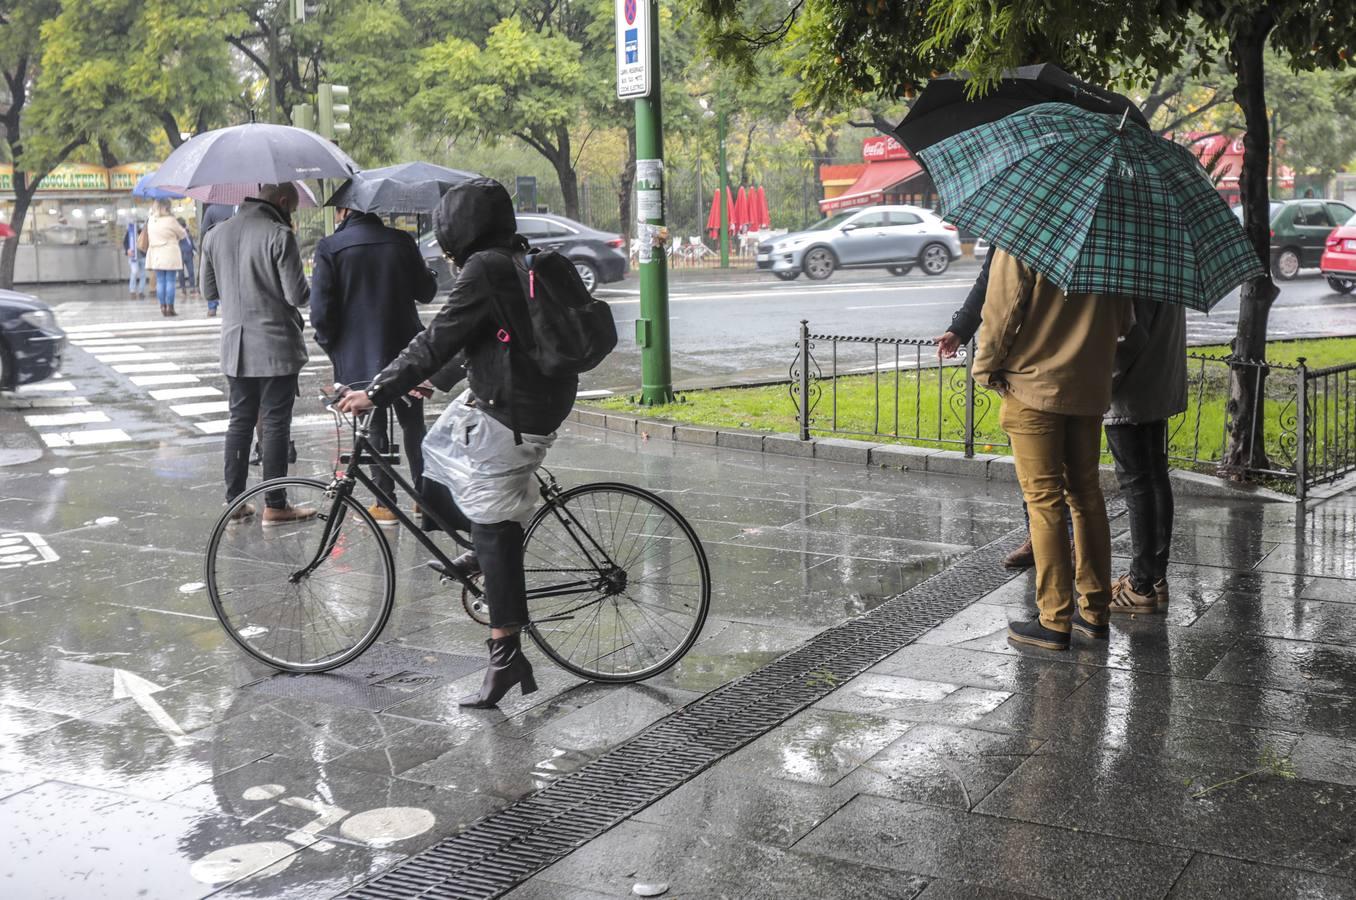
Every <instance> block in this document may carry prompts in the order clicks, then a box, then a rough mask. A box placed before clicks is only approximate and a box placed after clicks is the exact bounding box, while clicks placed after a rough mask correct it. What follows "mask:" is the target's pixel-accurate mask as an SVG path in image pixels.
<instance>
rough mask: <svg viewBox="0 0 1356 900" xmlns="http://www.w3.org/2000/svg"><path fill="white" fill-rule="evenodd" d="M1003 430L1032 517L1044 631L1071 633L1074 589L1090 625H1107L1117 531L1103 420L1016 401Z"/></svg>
mask: <svg viewBox="0 0 1356 900" xmlns="http://www.w3.org/2000/svg"><path fill="white" fill-rule="evenodd" d="M999 422H1000V423H1001V424H1002V426H1003V430H1004V431H1006V432H1007V433H1008V438H1009V439H1010V440H1011V441H1012V455H1013V459H1014V461H1015V463H1016V466H1017V481H1018V482H1019V483H1020V484H1021V486H1022V495H1023V496H1024V497H1025V498H1026V510H1027V515H1028V516H1029V517H1030V522H1031V546H1032V549H1033V550H1034V551H1035V555H1036V606H1037V607H1038V608H1039V609H1040V618H1041V624H1042V625H1044V626H1045V627H1046V628H1050V629H1052V630H1054V631H1062V632H1066V633H1067V632H1068V631H1069V627H1070V626H1069V620H1070V619H1071V618H1072V616H1073V608H1074V607H1073V604H1074V596H1073V588H1074V586H1075V585H1076V586H1077V589H1078V594H1079V597H1078V604H1079V607H1080V608H1081V609H1082V610H1083V618H1084V619H1086V620H1087V621H1088V622H1090V623H1092V624H1093V625H1102V624H1105V623H1106V620H1107V606H1108V604H1109V603H1110V602H1111V528H1110V526H1109V525H1108V524H1107V518H1106V503H1105V501H1104V500H1103V498H1102V487H1101V485H1100V484H1099V483H1098V480H1097V476H1098V472H1097V463H1098V455H1099V453H1100V451H1101V443H1102V419H1101V417H1100V416H1064V415H1059V414H1058V413H1048V412H1044V411H1042V410H1039V409H1032V408H1031V407H1029V406H1025V405H1023V404H1022V403H1021V402H1019V401H1018V400H1017V399H1016V398H1014V397H1012V396H1011V395H1009V396H1007V397H1005V398H1004V399H1003V409H1002V413H1001V415H1000V418H999ZM1066 497H1067V504H1068V508H1069V511H1070V513H1071V514H1072V517H1073V530H1074V545H1075V547H1076V548H1077V555H1078V559H1077V566H1076V567H1075V564H1074V561H1073V560H1072V559H1070V555H1071V554H1070V551H1069V540H1068V531H1067V528H1066V526H1065V522H1064V509H1065V503H1066Z"/></svg>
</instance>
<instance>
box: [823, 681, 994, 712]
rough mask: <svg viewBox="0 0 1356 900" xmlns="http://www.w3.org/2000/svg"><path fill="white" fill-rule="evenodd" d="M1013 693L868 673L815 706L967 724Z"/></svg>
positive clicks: (843, 710) (992, 709) (991, 710)
mask: <svg viewBox="0 0 1356 900" xmlns="http://www.w3.org/2000/svg"><path fill="white" fill-rule="evenodd" d="M1011 696H1012V694H1011V693H1009V692H1008V691H992V690H986V689H983V688H974V687H962V686H960V685H955V684H945V683H943V682H938V681H917V680H915V679H912V678H905V677H902V676H896V675H881V674H874V673H867V674H865V675H859V676H857V677H856V678H854V679H852V680H851V681H849V682H848V683H847V684H845V685H844V686H843V687H841V688H839V689H838V690H836V691H834V692H833V693H832V694H830V695H829V696H827V697H825V698H824V699H823V700H820V701H819V702H817V703H816V704H815V705H814V708H815V709H826V710H837V711H840V712H854V713H867V714H870V715H876V716H880V717H881V718H886V719H895V720H897V721H901V722H932V723H936V724H943V725H968V724H970V723H972V722H975V721H978V720H980V719H982V718H983V717H985V716H986V715H988V714H989V713H992V712H993V711H994V710H995V709H997V708H998V707H999V706H1000V705H1001V704H1002V703H1003V702H1004V701H1005V700H1007V699H1008V698H1009V697H1011Z"/></svg>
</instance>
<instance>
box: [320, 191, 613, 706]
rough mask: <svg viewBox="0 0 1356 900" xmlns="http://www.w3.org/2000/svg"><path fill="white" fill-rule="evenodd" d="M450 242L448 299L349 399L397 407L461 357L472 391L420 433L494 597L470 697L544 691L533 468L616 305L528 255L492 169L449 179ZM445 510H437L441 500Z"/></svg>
mask: <svg viewBox="0 0 1356 900" xmlns="http://www.w3.org/2000/svg"><path fill="white" fill-rule="evenodd" d="M434 230H435V233H436V234H437V237H438V243H439V245H440V246H441V247H442V249H443V252H444V253H445V254H446V255H447V256H448V257H450V258H451V259H452V260H453V262H455V263H456V264H457V266H458V267H459V269H460V273H459V275H458V277H457V281H456V284H455V285H454V286H453V288H452V292H451V294H450V295H449V297H448V300H447V304H446V305H445V306H444V307H443V308H442V310H441V311H439V313H438V315H437V317H435V318H434V320H433V321H432V322H431V323H430V324H429V326H428V328H427V330H425V331H423V332H421V333H420V334H418V335H416V336H415V337H414V339H413V340H411V341H410V343H409V345H408V346H406V347H405V349H404V350H402V351H401V352H400V355H399V356H398V357H396V359H395V360H394V361H393V362H391V364H390V365H388V366H386V368H384V369H383V370H382V371H381V372H380V373H379V374H378V375H377V377H376V378H375V379H374V381H373V384H372V387H371V388H369V389H368V390H367V391H350V392H348V393H347V394H345V395H344V396H343V398H342V399H341V400H340V401H339V404H338V406H339V409H340V410H342V411H344V412H347V413H353V414H357V413H362V412H366V411H368V410H371V409H374V408H375V407H381V406H389V405H390V404H391V403H394V402H395V401H396V400H397V399H399V398H401V397H403V396H404V395H405V394H406V392H408V391H410V390H412V389H416V388H418V387H419V386H420V385H421V383H423V382H424V381H425V379H428V380H429V381H431V382H432V384H433V385H434V386H436V387H439V388H441V389H447V388H449V387H450V386H451V385H452V384H453V383H455V380H456V378H457V377H458V376H457V375H455V374H449V373H455V372H459V368H458V366H457V363H458V359H457V357H458V355H459V354H463V353H464V356H465V363H466V370H467V380H468V384H469V389H468V390H466V391H464V392H463V393H462V394H461V395H460V396H459V397H458V398H457V399H456V400H455V401H453V402H452V404H451V405H449V406H448V408H447V409H446V410H445V411H444V412H443V414H442V416H441V417H440V418H439V419H438V422H437V423H436V424H435V425H434V427H433V428H432V429H431V430H430V431H429V434H428V437H427V438H426V439H425V441H424V448H423V449H424V465H425V476H424V484H423V485H422V486H421V487H420V493H421V494H424V489H425V487H431V486H432V485H431V484H430V482H437V483H438V484H440V485H442V486H445V487H446V488H447V489H448V490H450V492H451V497H452V498H453V499H454V500H455V506H454V507H453V508H452V509H451V510H450V511H449V512H450V513H451V514H450V515H448V516H445V517H444V518H446V519H447V520H448V524H449V525H451V526H453V527H458V528H459V529H461V528H468V530H469V531H470V533H471V543H472V544H473V546H474V548H475V556H474V562H472V560H470V559H467V558H466V557H465V556H463V557H462V558H461V559H459V560H457V563H458V564H459V565H466V566H475V567H478V569H479V571H480V572H481V573H482V574H483V576H484V589H485V599H486V602H487V603H488V605H489V608H490V624H491V630H490V639H489V641H488V642H487V643H488V645H489V651H490V661H489V667H488V669H487V670H486V672H485V680H484V682H483V683H482V685H481V688H480V691H479V692H478V693H475V694H472V695H470V696H468V697H465V698H463V699H462V700H461V701H460V703H461V705H462V706H469V707H474V708H482V709H483V708H487V707H492V706H495V705H497V704H498V702H499V700H500V699H502V698H503V696H504V695H505V694H506V693H508V691H509V690H511V689H512V688H513V687H515V686H521V688H522V692H523V693H524V694H530V693H532V692H533V691H534V690H536V687H537V686H536V681H535V679H534V678H533V674H532V665H531V663H530V662H528V660H527V658H526V657H525V656H524V655H523V650H522V644H521V642H520V634H519V633H520V631H521V630H522V628H523V627H524V626H525V625H527V624H528V620H529V616H528V609H527V585H526V575H525V573H524V571H523V524H524V523H526V522H527V521H528V520H529V519H530V518H531V515H532V510H533V507H534V506H535V504H536V500H537V486H536V480H535V478H534V477H533V475H534V473H535V472H536V470H537V468H538V467H540V466H541V464H542V462H543V460H544V459H545V458H546V453H547V451H548V450H549V449H550V447H551V444H552V443H553V442H554V441H555V431H556V429H557V428H558V427H559V426H560V424H561V423H562V422H564V421H565V418H566V417H567V416H568V415H569V413H570V410H571V409H572V408H573V407H574V400H575V395H576V394H577V393H578V388H579V373H581V372H585V371H588V370H589V369H591V368H593V367H594V366H596V365H597V364H598V363H599V362H601V361H602V359H603V358H604V357H606V356H607V354H608V353H609V352H611V350H612V348H613V347H615V346H616V343H617V330H616V325H615V323H614V322H613V320H612V311H611V309H610V308H609V307H608V306H607V304H606V303H603V302H601V301H597V300H594V299H593V298H592V297H591V296H589V293H588V290H587V288H585V287H584V283H583V282H582V281H581V280H580V279H579V274H578V273H577V272H576V271H575V269H574V266H573V265H571V264H570V263H569V261H568V260H567V259H566V258H565V257H563V256H561V255H560V254H558V253H554V252H552V251H545V252H541V253H535V254H529V253H528V252H527V251H528V245H527V241H526V240H525V239H524V238H523V237H522V236H521V235H519V234H517V233H516V231H517V220H516V218H515V216H514V213H513V201H512V199H511V198H510V197H509V194H508V191H506V190H505V189H504V186H503V185H501V184H499V183H498V182H496V181H492V180H490V179H488V178H476V179H471V180H468V181H466V182H463V183H461V184H457V185H453V186H452V187H450V188H448V190H447V192H446V193H445V194H443V198H442V202H441V203H440V204H439V207H438V210H437V212H436V215H435V218H434ZM429 493H430V495H432V494H433V492H432V491H430V492H429ZM434 511H435V512H437V510H434Z"/></svg>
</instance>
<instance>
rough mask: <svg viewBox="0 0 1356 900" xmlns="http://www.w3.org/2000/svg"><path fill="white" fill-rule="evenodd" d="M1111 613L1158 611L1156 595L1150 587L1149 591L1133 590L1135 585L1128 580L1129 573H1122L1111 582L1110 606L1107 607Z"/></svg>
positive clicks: (1136, 613)
mask: <svg viewBox="0 0 1356 900" xmlns="http://www.w3.org/2000/svg"><path fill="white" fill-rule="evenodd" d="M1108 609H1109V611H1110V612H1113V613H1128V614H1130V615H1144V614H1145V613H1155V612H1158V597H1157V596H1156V595H1155V594H1154V592H1153V589H1152V588H1150V590H1149V593H1147V594H1141V593H1140V592H1139V591H1137V590H1135V586H1134V585H1133V584H1132V583H1131V581H1130V576H1129V575H1122V576H1121V577H1120V578H1117V579H1116V580H1115V581H1114V582H1112V584H1111V606H1110V607H1108Z"/></svg>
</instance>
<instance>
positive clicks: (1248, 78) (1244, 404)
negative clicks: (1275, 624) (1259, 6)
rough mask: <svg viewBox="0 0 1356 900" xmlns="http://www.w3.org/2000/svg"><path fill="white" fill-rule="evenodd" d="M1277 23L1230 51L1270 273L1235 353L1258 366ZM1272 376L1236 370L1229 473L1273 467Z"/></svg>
mask: <svg viewBox="0 0 1356 900" xmlns="http://www.w3.org/2000/svg"><path fill="white" fill-rule="evenodd" d="M1273 24H1274V23H1273V20H1272V17H1271V14H1270V13H1268V12H1261V13H1258V14H1257V15H1256V16H1255V17H1254V18H1253V19H1252V21H1251V22H1249V23H1248V24H1247V25H1245V26H1243V27H1242V28H1241V29H1240V30H1239V31H1238V33H1236V34H1235V35H1234V38H1233V40H1232V41H1231V42H1230V47H1229V53H1230V55H1231V56H1232V57H1233V62H1234V66H1235V68H1236V70H1237V74H1238V85H1237V87H1235V88H1234V100H1235V102H1237V103H1238V105H1239V107H1240V108H1241V109H1242V110H1243V121H1244V123H1245V125H1246V127H1247V129H1248V130H1247V133H1246V134H1244V135H1243V171H1242V173H1241V175H1240V178H1239V195H1240V199H1241V201H1242V204H1243V228H1244V230H1245V231H1246V232H1247V234H1248V240H1249V241H1251V242H1252V245H1253V248H1254V249H1255V250H1256V251H1257V256H1258V258H1259V259H1261V260H1262V264H1263V265H1264V266H1265V267H1266V270H1267V274H1265V275H1262V276H1260V277H1258V278H1254V279H1253V280H1251V281H1248V282H1246V283H1245V284H1244V285H1243V290H1242V296H1241V298H1240V301H1239V311H1238V331H1237V333H1236V334H1235V336H1234V340H1233V353H1234V356H1236V357H1238V358H1240V359H1243V360H1252V361H1256V362H1265V360H1266V353H1267V318H1268V316H1270V314H1271V304H1272V303H1273V302H1274V301H1275V299H1276V294H1277V293H1278V291H1277V289H1276V284H1275V282H1273V281H1272V280H1271V233H1270V227H1271V224H1270V221H1269V219H1270V216H1269V215H1268V212H1269V207H1268V203H1269V200H1270V198H1269V196H1268V193H1267V163H1268V156H1269V155H1270V154H1269V151H1270V149H1271V142H1270V136H1269V130H1268V126H1269V124H1270V123H1269V121H1268V117H1267V105H1266V93H1265V86H1264V80H1263V79H1264V74H1265V71H1264V65H1265V63H1264V58H1263V55H1264V51H1265V49H1266V41H1267V34H1268V33H1269V32H1270V31H1271V28H1272V25H1273ZM1266 376H1267V370H1266V369H1265V368H1263V369H1258V368H1256V367H1253V366H1235V367H1234V368H1233V372H1232V377H1231V379H1230V385H1229V406H1228V412H1229V447H1228V450H1227V452H1226V453H1225V457H1224V468H1225V469H1226V470H1228V471H1231V472H1232V473H1233V474H1234V475H1235V477H1240V476H1242V475H1243V474H1245V471H1246V470H1248V469H1264V468H1269V467H1270V462H1269V460H1268V459H1267V454H1266V441H1265V432H1266V405H1265V393H1266V391H1265V387H1266Z"/></svg>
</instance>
